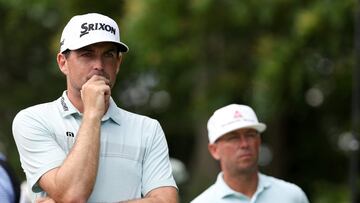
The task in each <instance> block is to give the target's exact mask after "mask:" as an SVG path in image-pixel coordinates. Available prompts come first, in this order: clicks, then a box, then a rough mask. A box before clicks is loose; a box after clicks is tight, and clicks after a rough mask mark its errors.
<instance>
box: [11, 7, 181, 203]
mask: <svg viewBox="0 0 360 203" xmlns="http://www.w3.org/2000/svg"><path fill="white" fill-rule="evenodd" d="M127 51H128V47H127V46H126V45H125V44H124V43H123V42H121V41H120V33H119V28H118V25H117V24H116V22H115V21H114V20H113V19H111V18H109V17H107V16H104V15H101V14H97V13H90V14H85V15H78V16H74V17H73V18H71V19H70V21H69V22H68V24H67V25H66V26H65V28H64V30H63V33H62V36H61V40H60V52H59V53H58V55H57V63H58V66H59V68H60V70H61V72H62V73H63V74H64V75H65V76H66V81H67V90H66V91H64V92H63V94H62V96H61V97H60V98H59V99H57V100H55V101H53V102H49V103H45V104H40V105H36V106H33V107H29V108H27V109H24V110H22V111H21V112H19V113H18V114H17V115H16V117H15V119H14V122H13V134H14V138H15V142H16V145H17V148H18V151H19V154H20V160H21V165H22V167H23V169H24V171H25V174H26V177H27V182H28V184H29V187H30V188H31V190H30V191H32V199H33V201H34V200H35V199H36V200H37V201H39V202H54V201H55V202H120V201H121V202H124V201H126V202H139V203H140V202H144V203H145V202H157V203H176V202H177V186H176V184H175V181H174V178H173V176H172V171H171V165H170V160H169V154H168V147H167V143H166V139H165V135H164V133H163V131H162V128H161V126H160V124H159V123H158V121H156V120H154V119H151V118H148V117H145V116H141V115H137V114H134V113H130V112H128V111H125V110H123V109H121V108H119V107H117V105H116V103H115V102H114V100H113V99H112V97H111V88H112V87H113V86H114V84H115V81H116V76H117V74H118V72H119V69H120V64H121V60H122V53H123V52H127ZM39 197H43V198H39Z"/></svg>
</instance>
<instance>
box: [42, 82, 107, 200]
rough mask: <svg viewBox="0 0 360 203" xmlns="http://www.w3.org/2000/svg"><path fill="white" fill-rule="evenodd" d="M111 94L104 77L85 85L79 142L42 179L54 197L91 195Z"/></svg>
mask: <svg viewBox="0 0 360 203" xmlns="http://www.w3.org/2000/svg"><path fill="white" fill-rule="evenodd" d="M104 95H105V96H104ZM109 95H110V87H109V86H108V85H106V82H105V79H104V78H102V77H99V76H95V77H92V78H91V79H90V80H88V81H87V82H86V83H85V84H84V85H83V87H82V91H81V99H82V102H83V105H84V113H83V120H82V123H81V126H80V129H79V131H78V133H77V139H76V142H75V144H74V146H73V148H72V150H71V151H70V153H69V155H68V156H67V157H66V159H65V161H64V162H63V164H62V165H61V166H60V167H58V168H55V169H52V170H50V171H48V172H46V173H45V174H44V175H43V176H42V177H41V178H40V180H39V185H40V186H41V188H42V189H43V190H44V191H46V192H47V193H48V195H49V197H50V198H52V199H53V200H54V201H56V202H86V201H87V199H88V198H89V196H90V195H91V192H92V189H93V187H94V184H95V180H96V174H97V168H98V161H99V148H100V129H101V118H102V116H103V115H104V113H105V109H106V108H105V103H106V98H105V97H109Z"/></svg>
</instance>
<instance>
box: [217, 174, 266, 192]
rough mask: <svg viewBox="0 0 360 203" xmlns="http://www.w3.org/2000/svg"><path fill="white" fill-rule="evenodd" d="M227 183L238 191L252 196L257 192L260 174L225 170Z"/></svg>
mask: <svg viewBox="0 0 360 203" xmlns="http://www.w3.org/2000/svg"><path fill="white" fill-rule="evenodd" d="M223 175H224V181H225V183H226V184H227V185H228V186H229V187H230V188H231V189H233V190H235V191H236V192H240V193H242V194H244V195H246V196H247V197H249V198H251V197H252V196H253V195H254V193H255V192H256V189H257V186H258V183H259V176H258V172H257V171H254V172H251V173H242V174H236V175H232V174H229V173H227V172H225V171H223Z"/></svg>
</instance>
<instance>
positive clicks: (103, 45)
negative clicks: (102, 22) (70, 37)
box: [75, 42, 117, 51]
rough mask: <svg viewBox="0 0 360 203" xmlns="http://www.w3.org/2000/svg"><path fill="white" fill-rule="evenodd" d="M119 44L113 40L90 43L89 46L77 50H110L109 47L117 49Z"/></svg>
mask: <svg viewBox="0 0 360 203" xmlns="http://www.w3.org/2000/svg"><path fill="white" fill-rule="evenodd" d="M116 48H117V46H116V44H115V43H113V42H98V43H95V44H90V45H87V46H84V47H82V48H80V49H77V50H75V51H83V50H109V49H116Z"/></svg>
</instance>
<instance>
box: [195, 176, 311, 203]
mask: <svg viewBox="0 0 360 203" xmlns="http://www.w3.org/2000/svg"><path fill="white" fill-rule="evenodd" d="M191 203H309V200H308V199H307V197H306V195H305V193H304V192H303V191H302V189H301V188H300V187H298V186H297V185H295V184H292V183H289V182H285V181H283V180H280V179H277V178H274V177H271V176H266V175H264V174H261V173H259V184H258V186H257V189H256V192H255V194H254V195H253V196H252V197H251V198H249V197H247V196H245V195H243V194H241V193H239V192H236V191H234V190H232V189H231V188H230V187H229V186H228V185H227V184H226V183H225V182H224V178H223V173H222V172H221V173H219V175H218V177H217V180H216V182H215V184H213V185H212V186H210V187H209V188H208V189H207V190H205V191H204V192H203V193H201V194H200V195H199V196H197V197H196V198H195V199H194V200H192V201H191Z"/></svg>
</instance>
